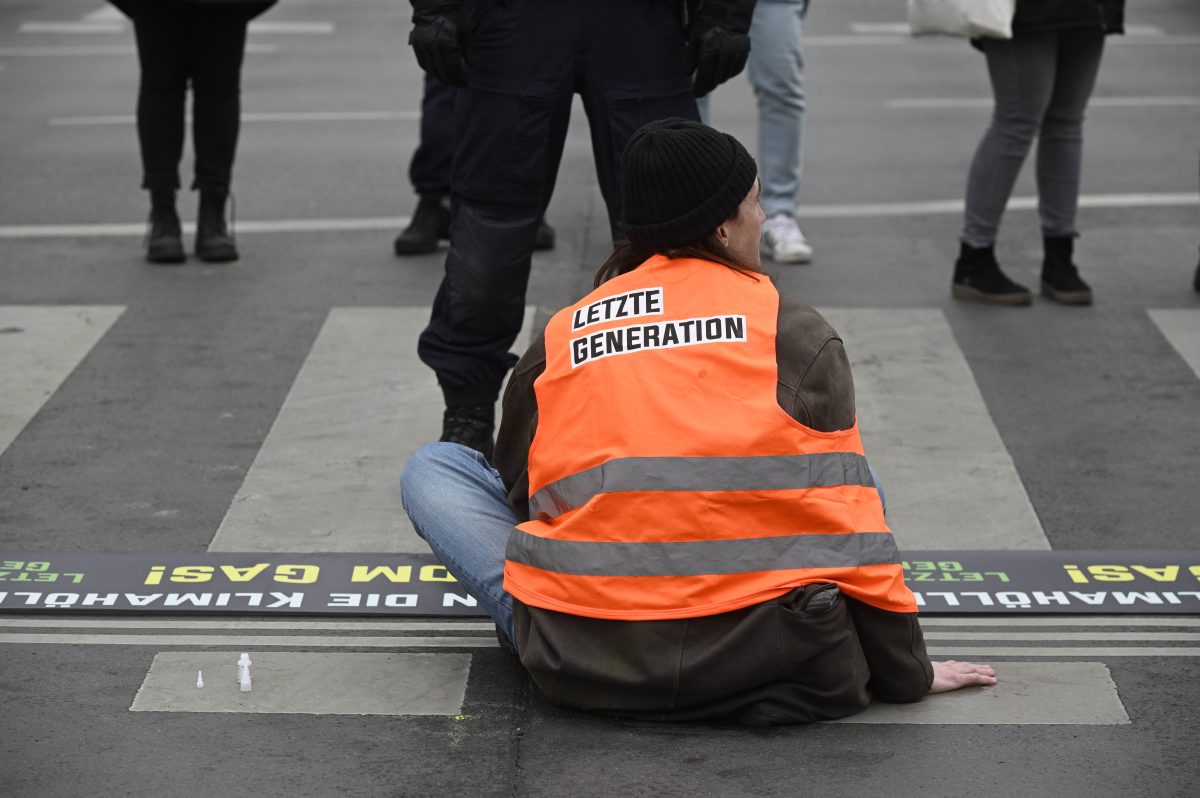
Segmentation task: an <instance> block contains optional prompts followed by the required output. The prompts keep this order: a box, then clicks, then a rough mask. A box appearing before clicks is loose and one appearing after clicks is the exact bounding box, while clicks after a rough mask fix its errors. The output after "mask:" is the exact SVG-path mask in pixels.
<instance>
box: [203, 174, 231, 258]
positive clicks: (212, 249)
mask: <svg viewBox="0 0 1200 798" xmlns="http://www.w3.org/2000/svg"><path fill="white" fill-rule="evenodd" d="M228 198H229V195H228V194H224V193H218V192H215V191H204V190H203V189H201V191H200V212H199V215H198V216H197V218H196V257H198V258H199V259H200V260H202V261H205V262H206V263H229V262H230V261H235V260H237V259H238V251H237V242H235V241H234V239H233V234H232V233H231V232H230V231H229V228H228V227H227V226H226V224H225V201H226V200H227V199H228Z"/></svg>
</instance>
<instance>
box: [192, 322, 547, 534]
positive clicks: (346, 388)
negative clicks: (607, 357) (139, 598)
mask: <svg viewBox="0 0 1200 798" xmlns="http://www.w3.org/2000/svg"><path fill="white" fill-rule="evenodd" d="M532 316H533V308H532V307H531V308H529V309H528V310H527V312H526V319H525V324H524V327H523V333H522V338H521V339H519V340H518V342H517V344H516V348H517V350H518V351H523V350H524V347H525V346H526V345H527V342H528V340H529V332H530V330H529V328H530V327H531V326H532ZM428 321H429V311H428V309H426V308H334V309H333V310H332V311H330V313H329V317H328V318H327V319H326V321H325V326H324V327H323V328H322V329H321V333H320V335H318V337H317V340H316V342H315V343H314V344H313V347H312V351H311V352H310V353H309V356H308V359H307V360H306V361H305V364H304V366H303V368H301V370H300V373H299V375H297V377H296V382H295V384H294V385H293V386H292V390H291V391H290V392H289V394H288V396H287V399H286V400H285V401H284V403H283V407H281V408H280V410H279V415H278V416H277V417H276V419H275V424H274V426H272V428H271V431H270V433H269V434H268V436H267V439H266V440H265V441H264V442H263V445H262V448H261V449H260V450H259V453H258V456H257V457H256V458H255V461H254V464H253V465H252V466H251V468H250V471H249V473H247V474H246V478H245V480H244V481H243V483H242V488H241V490H239V491H238V494H237V496H236V497H235V498H234V500H233V503H232V505H231V506H230V508H229V511H228V513H227V514H226V515H225V519H224V520H223V521H222V522H221V526H220V528H219V529H218V530H217V533H216V535H214V537H213V540H212V543H211V544H210V545H209V550H210V551H294V552H315V551H363V552H384V551H391V552H428V550H429V548H428V546H427V545H426V544H425V542H424V541H423V540H421V539H420V538H419V537H417V535H416V533H415V532H414V531H413V530H412V527H411V525H410V524H409V523H408V518H407V516H406V515H405V513H404V508H403V507H402V506H401V505H400V496H399V490H398V488H397V486H398V484H399V479H400V472H401V471H402V470H403V468H404V464H405V463H406V462H407V461H408V458H409V456H410V455H412V453H413V452H414V451H416V450H417V448H418V447H420V446H421V445H422V444H425V443H428V442H429V441H434V440H437V438H438V435H439V434H440V431H441V413H442V406H443V402H442V397H441V391H440V390H439V389H438V387H437V383H436V381H435V379H434V376H433V373H432V372H431V371H430V370H429V369H428V368H426V367H425V366H424V364H422V363H421V362H420V360H419V359H418V358H417V354H416V340H417V336H418V335H419V334H420V332H421V330H422V329H424V327H425V325H426V324H427V323H428Z"/></svg>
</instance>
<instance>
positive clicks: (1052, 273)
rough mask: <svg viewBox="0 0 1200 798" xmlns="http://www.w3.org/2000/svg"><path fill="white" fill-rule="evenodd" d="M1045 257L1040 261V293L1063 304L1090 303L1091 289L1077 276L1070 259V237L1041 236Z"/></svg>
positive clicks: (1071, 246)
mask: <svg viewBox="0 0 1200 798" xmlns="http://www.w3.org/2000/svg"><path fill="white" fill-rule="evenodd" d="M1042 243H1043V245H1044V246H1045V253H1046V257H1045V260H1043V261H1042V294H1044V295H1045V296H1047V297H1049V298H1050V299H1053V300H1054V301H1055V302H1061V303H1062V304H1064V305H1090V304H1092V289H1091V287H1090V286H1089V285H1088V284H1087V283H1085V282H1084V281H1083V280H1082V279H1081V278H1080V276H1079V269H1078V268H1076V266H1075V264H1074V263H1073V262H1072V260H1071V253H1072V251H1073V250H1074V244H1075V241H1074V239H1072V238H1043V239H1042Z"/></svg>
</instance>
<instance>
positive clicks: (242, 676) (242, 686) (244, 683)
mask: <svg viewBox="0 0 1200 798" xmlns="http://www.w3.org/2000/svg"><path fill="white" fill-rule="evenodd" d="M237 665H238V689H239V690H241V691H242V692H243V693H248V692H250V688H251V683H250V670H251V667H252V666H251V663H250V655H249V654H247V653H245V652H242V656H241V657H239V658H238V664H237Z"/></svg>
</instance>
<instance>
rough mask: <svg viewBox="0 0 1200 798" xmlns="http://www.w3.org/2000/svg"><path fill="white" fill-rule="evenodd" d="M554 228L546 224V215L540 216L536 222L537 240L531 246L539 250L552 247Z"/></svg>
mask: <svg viewBox="0 0 1200 798" xmlns="http://www.w3.org/2000/svg"><path fill="white" fill-rule="evenodd" d="M554 239H555V235H554V228H553V227H551V226H550V225H548V224H546V217H545V216H543V217H542V221H541V222H539V223H538V231H537V240H536V242H535V243H534V245H533V248H534V249H536V250H538V251H539V252H540V251H542V250H545V249H554Z"/></svg>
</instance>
